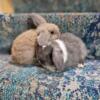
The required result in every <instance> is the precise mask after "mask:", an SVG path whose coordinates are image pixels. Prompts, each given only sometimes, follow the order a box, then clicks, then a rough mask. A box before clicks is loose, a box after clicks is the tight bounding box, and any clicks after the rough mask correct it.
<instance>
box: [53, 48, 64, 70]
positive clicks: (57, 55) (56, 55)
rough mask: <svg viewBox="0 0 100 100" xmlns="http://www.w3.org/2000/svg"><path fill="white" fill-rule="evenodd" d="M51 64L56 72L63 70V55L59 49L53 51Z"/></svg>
mask: <svg viewBox="0 0 100 100" xmlns="http://www.w3.org/2000/svg"><path fill="white" fill-rule="evenodd" d="M52 57H53V58H52V59H53V63H54V65H55V66H56V68H57V70H58V71H63V70H64V61H63V54H62V52H61V51H60V49H59V48H58V49H54V50H53V55H52Z"/></svg>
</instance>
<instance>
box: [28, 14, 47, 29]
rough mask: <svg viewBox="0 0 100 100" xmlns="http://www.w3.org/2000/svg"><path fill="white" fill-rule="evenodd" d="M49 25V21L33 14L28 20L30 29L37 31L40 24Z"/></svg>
mask: <svg viewBox="0 0 100 100" xmlns="http://www.w3.org/2000/svg"><path fill="white" fill-rule="evenodd" d="M43 23H47V21H46V20H45V19H44V18H43V17H42V16H41V15H39V14H36V13H33V14H32V15H30V16H29V17H28V18H27V25H28V29H30V28H34V29H36V28H37V27H38V26H39V25H40V24H43Z"/></svg>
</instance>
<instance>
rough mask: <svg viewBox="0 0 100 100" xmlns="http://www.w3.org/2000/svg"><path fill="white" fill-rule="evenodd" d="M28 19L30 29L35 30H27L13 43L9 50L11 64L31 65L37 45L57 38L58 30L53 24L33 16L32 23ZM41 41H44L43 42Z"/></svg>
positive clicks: (38, 16)
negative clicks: (33, 27)
mask: <svg viewBox="0 0 100 100" xmlns="http://www.w3.org/2000/svg"><path fill="white" fill-rule="evenodd" d="M30 19H31V18H30ZM30 19H29V23H28V24H30V27H32V26H33V25H34V26H35V29H30V30H27V31H25V32H23V33H21V34H20V35H19V36H17V37H16V39H15V40H14V42H13V45H12V49H11V57H12V62H13V63H16V64H33V63H34V61H35V53H36V51H37V46H38V45H46V44H48V43H49V42H50V41H52V40H54V39H57V38H58V37H59V33H60V32H59V28H58V26H57V25H55V24H53V23H47V22H46V20H45V19H44V18H43V17H42V16H40V15H38V14H35V13H34V14H33V17H32V21H33V22H32V21H31V20H30ZM43 40H45V41H44V42H43Z"/></svg>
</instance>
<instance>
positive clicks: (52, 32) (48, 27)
mask: <svg viewBox="0 0 100 100" xmlns="http://www.w3.org/2000/svg"><path fill="white" fill-rule="evenodd" d="M36 32H37V34H38V36H37V43H38V45H39V46H45V45H48V44H50V43H51V42H52V41H53V40H55V39H57V38H59V36H60V31H59V27H58V26H57V25H55V24H53V23H43V24H41V25H39V26H38V27H37V29H36Z"/></svg>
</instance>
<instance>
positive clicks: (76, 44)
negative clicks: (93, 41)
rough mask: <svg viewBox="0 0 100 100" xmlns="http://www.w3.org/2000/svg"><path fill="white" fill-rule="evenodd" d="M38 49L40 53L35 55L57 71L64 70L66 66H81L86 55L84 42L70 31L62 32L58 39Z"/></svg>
mask: <svg viewBox="0 0 100 100" xmlns="http://www.w3.org/2000/svg"><path fill="white" fill-rule="evenodd" d="M40 51H41V52H42V53H41V54H42V55H40V54H39V53H38V55H37V56H38V59H39V61H42V62H45V63H46V65H48V67H51V68H53V69H54V66H55V67H56V68H55V70H57V71H64V69H65V68H66V67H70V66H73V67H74V66H78V67H83V63H84V60H85V58H86V56H87V49H86V46H85V44H84V43H83V42H82V40H81V39H80V38H78V37H77V36H75V35H74V34H72V33H64V34H62V35H61V36H60V38H59V39H56V40H54V41H52V43H51V44H49V45H47V46H46V47H42V49H40ZM41 56H42V57H41ZM47 56H48V57H47ZM45 63H44V65H45ZM47 63H48V64H47ZM50 65H51V66H50ZM52 65H53V66H52ZM48 69H49V68H48Z"/></svg>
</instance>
